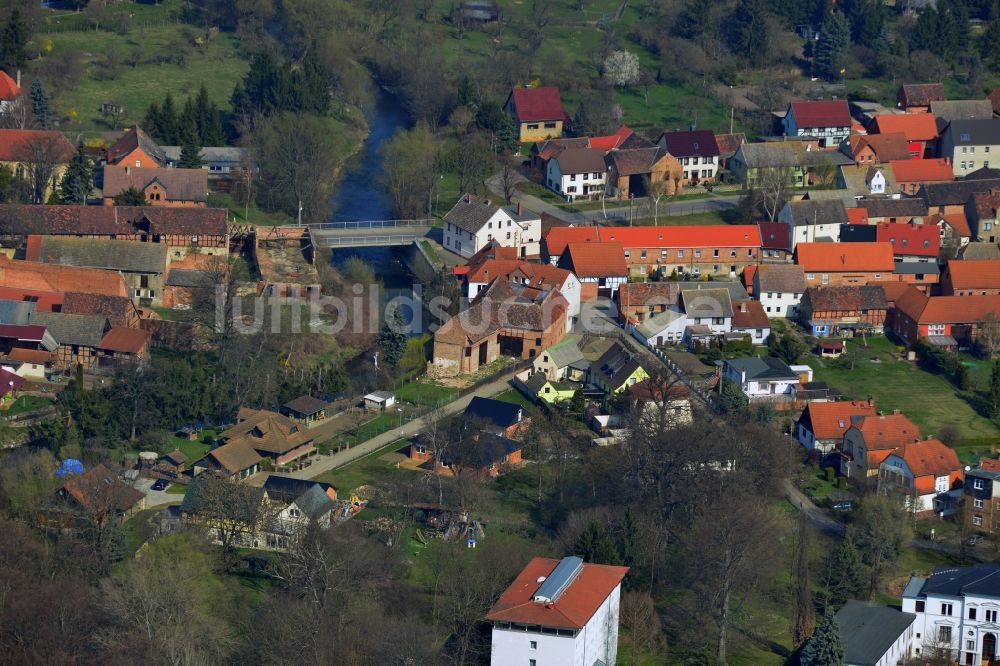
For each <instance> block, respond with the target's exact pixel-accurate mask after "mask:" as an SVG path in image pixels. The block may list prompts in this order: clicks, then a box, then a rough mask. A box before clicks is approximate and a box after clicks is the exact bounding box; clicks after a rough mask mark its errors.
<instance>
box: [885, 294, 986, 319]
mask: <svg viewBox="0 0 1000 666" xmlns="http://www.w3.org/2000/svg"><path fill="white" fill-rule="evenodd" d="M918 291H919V290H918ZM921 306H922V307H921ZM896 309H897V310H900V311H902V312H904V313H906V315H907V316H909V317H910V319H913V320H914V321H916V322H917V323H918V324H972V323H977V322H981V321H983V320H984V319H985V318H986V315H988V314H994V315H995V314H997V313H1000V296H931V297H929V298H927V297H925V298H924V301H923V303H921V302H920V300H919V299H917V298H916V297H915V296H911V295H910V294H909V293H907V294H904V295H903V297H902V298H900V300H899V302H897V303H896Z"/></svg>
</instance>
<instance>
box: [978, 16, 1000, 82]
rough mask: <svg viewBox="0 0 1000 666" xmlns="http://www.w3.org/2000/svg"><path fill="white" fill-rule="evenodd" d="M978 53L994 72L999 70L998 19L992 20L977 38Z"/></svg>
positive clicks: (999, 22)
mask: <svg viewBox="0 0 1000 666" xmlns="http://www.w3.org/2000/svg"><path fill="white" fill-rule="evenodd" d="M979 53H980V55H982V58H983V60H985V61H986V66H987V67H989V68H990V69H991V70H993V71H994V72H995V71H997V70H1000V20H997V21H992V22H991V23H990V27H988V28H986V31H985V32H984V33H983V35H982V37H980V38H979Z"/></svg>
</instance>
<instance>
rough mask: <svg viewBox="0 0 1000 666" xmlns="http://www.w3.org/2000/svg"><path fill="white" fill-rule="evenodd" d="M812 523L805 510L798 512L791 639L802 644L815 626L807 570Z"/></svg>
mask: <svg viewBox="0 0 1000 666" xmlns="http://www.w3.org/2000/svg"><path fill="white" fill-rule="evenodd" d="M811 536H812V525H811V524H810V522H809V518H808V516H806V514H805V512H802V513H800V514H799V534H798V537H799V539H798V544H797V548H796V549H795V562H794V565H793V571H792V575H793V576H795V619H794V620H793V621H792V639H793V640H794V641H795V644H796V645H802V644H803V643H804V642H805V641H806V640H808V638H809V637H810V636H812V633H813V630H814V629H815V628H816V607H815V606H814V605H813V595H812V579H811V576H810V572H809V543H810V541H811V539H810V537H811Z"/></svg>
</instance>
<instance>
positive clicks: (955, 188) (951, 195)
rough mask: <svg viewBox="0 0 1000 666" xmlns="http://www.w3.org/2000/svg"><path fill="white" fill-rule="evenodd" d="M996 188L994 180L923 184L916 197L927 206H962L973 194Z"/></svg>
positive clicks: (977, 179)
mask: <svg viewBox="0 0 1000 666" xmlns="http://www.w3.org/2000/svg"><path fill="white" fill-rule="evenodd" d="M997 187H1000V179H994V178H974V179H972V180H966V179H963V180H955V181H951V182H946V183H924V184H923V185H922V186H921V187H920V189H919V190H917V196H918V197H920V198H921V199H923V200H924V201H926V202H927V205H928V206H964V205H965V202H966V201H968V200H969V197H971V196H972V195H973V194H978V193H980V192H989V191H990V190H992V189H995V188H997ZM869 216H870V211H869Z"/></svg>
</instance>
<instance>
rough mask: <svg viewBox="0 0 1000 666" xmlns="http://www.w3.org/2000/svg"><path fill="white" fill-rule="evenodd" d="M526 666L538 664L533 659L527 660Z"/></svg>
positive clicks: (536, 665)
mask: <svg viewBox="0 0 1000 666" xmlns="http://www.w3.org/2000/svg"><path fill="white" fill-rule="evenodd" d="M528 666H538V662H537V661H535V660H534V659H529V660H528Z"/></svg>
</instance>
